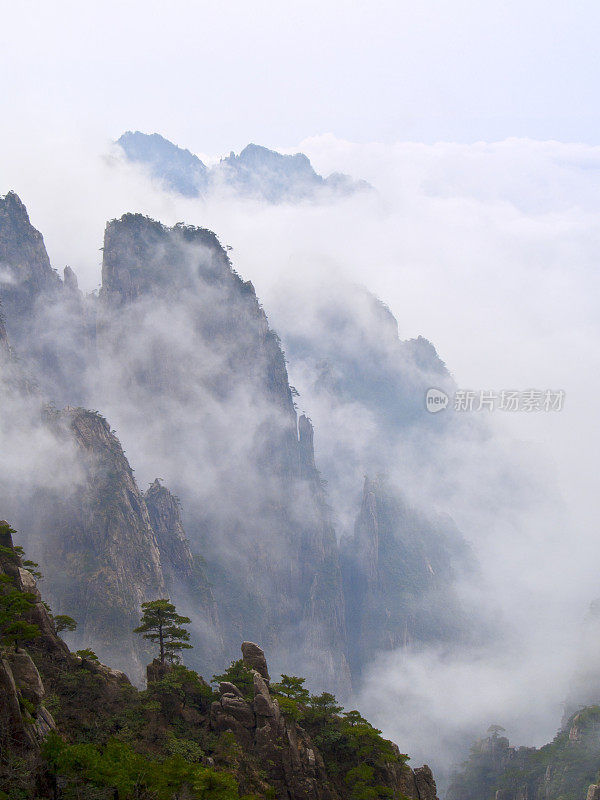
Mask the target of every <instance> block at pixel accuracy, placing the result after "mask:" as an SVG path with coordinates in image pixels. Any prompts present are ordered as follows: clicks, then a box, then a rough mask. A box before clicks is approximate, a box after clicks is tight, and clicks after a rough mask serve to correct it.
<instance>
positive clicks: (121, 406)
mask: <svg viewBox="0 0 600 800" xmlns="http://www.w3.org/2000/svg"><path fill="white" fill-rule="evenodd" d="M101 303H102V311H101V316H100V322H99V333H98V352H99V363H100V370H99V375H100V380H99V387H98V389H97V394H96V397H97V398H98V403H99V404H100V405H101V406H102V408H105V409H107V413H108V414H109V415H110V418H111V420H112V421H113V424H116V425H117V426H118V427H119V429H121V430H127V431H128V436H129V441H130V442H132V443H133V447H134V460H135V462H136V463H138V464H139V463H143V464H146V465H148V464H150V465H156V466H155V474H156V473H157V472H158V470H159V469H160V470H161V472H162V474H163V475H164V476H165V478H166V479H167V480H168V482H169V484H170V485H171V486H172V487H173V488H174V489H175V491H176V492H177V494H178V496H179V497H180V498H181V500H182V509H183V514H184V524H185V528H186V531H187V535H188V538H189V539H190V541H191V542H192V544H193V546H194V547H196V548H197V549H199V550H200V551H201V552H202V554H203V556H204V557H205V559H206V563H207V567H206V569H207V574H208V576H209V579H210V581H211V582H212V584H213V585H214V591H215V596H216V599H217V604H218V607H219V614H220V619H221V621H222V624H223V631H224V637H225V644H226V646H231V645H233V643H234V642H235V641H236V640H238V641H239V638H240V636H241V635H242V634H243V632H246V635H248V636H251V637H252V638H257V639H260V640H262V641H263V642H265V644H268V646H269V648H270V650H271V651H272V652H273V653H274V660H275V661H276V663H277V665H278V667H280V668H281V669H283V670H284V671H285V669H289V668H291V664H292V663H298V659H300V663H301V664H302V663H305V664H306V665H308V664H309V663H312V664H313V668H315V666H317V665H318V666H317V669H318V670H319V671H320V672H321V674H322V675H323V676H324V680H325V682H326V684H327V682H328V681H329V682H330V683H329V684H327V685H332V686H336V687H339V686H340V685H345V686H346V687H347V686H348V685H349V674H348V669H347V665H346V661H345V655H344V650H345V629H344V608H343V595H342V584H341V574H340V569H339V563H338V553H337V544H336V539H335V533H334V530H333V527H332V524H331V520H330V518H329V511H328V508H327V505H326V502H325V497H324V493H323V489H322V486H321V481H320V478H319V476H318V473H317V470H316V467H315V465H314V455H313V451H312V430H311V429H310V424H309V423H308V420H306V419H303V420H301V421H300V429H299V427H298V425H299V423H298V419H297V416H296V411H295V409H294V405H293V401H292V394H291V390H290V387H289V383H288V378H287V370H286V365H285V359H284V356H283V352H282V350H281V347H280V345H279V341H278V338H277V336H276V334H275V333H274V332H273V331H272V330H271V329H270V328H269V325H268V322H267V319H266V316H265V313H264V311H263V310H262V308H261V307H260V305H259V303H258V301H257V298H256V295H255V292H254V289H253V287H252V285H251V284H250V283H248V282H244V281H243V280H242V279H241V278H240V277H239V276H238V275H237V274H236V273H235V272H234V271H233V270H232V268H231V265H230V263H229V259H228V258H227V255H226V253H225V251H224V250H223V248H222V247H221V246H220V245H219V243H218V241H217V239H216V237H215V236H214V234H212V233H211V232H209V231H206V230H203V229H198V228H191V227H185V226H176V227H175V228H171V229H169V228H166V227H164V226H162V225H160V224H159V223H156V222H154V221H152V220H149V219H147V218H144V217H141V216H139V215H125V216H124V217H123V218H122V219H120V220H117V221H113V222H111V223H109V225H108V227H107V230H106V237H105V246H104V263H103V281H102V290H101ZM148 419H158V420H159V421H160V422H159V425H157V426H154V425H151V426H148V424H147V420H148ZM182 467H183V471H182ZM151 468H154V467H151ZM198 478H199V480H198Z"/></svg>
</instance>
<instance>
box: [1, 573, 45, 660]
mask: <svg viewBox="0 0 600 800" xmlns="http://www.w3.org/2000/svg"><path fill="white" fill-rule="evenodd" d="M35 602H36V597H35V595H34V594H32V593H31V592H22V591H21V590H20V589H17V588H16V587H15V586H14V583H13V580H12V578H10V577H9V576H8V575H0V642H2V643H4V644H12V645H14V648H15V650H18V649H19V643H20V642H27V641H31V640H32V639H35V638H36V637H37V636H39V635H40V631H39V628H38V627H37V625H33V624H32V623H30V622H27V620H26V619H25V615H26V614H27V613H28V612H29V611H31V609H32V608H33V607H34V605H35Z"/></svg>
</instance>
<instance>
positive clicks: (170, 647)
mask: <svg viewBox="0 0 600 800" xmlns="http://www.w3.org/2000/svg"><path fill="white" fill-rule="evenodd" d="M190 622H191V620H190V618H189V617H182V616H181V615H180V614H178V613H177V610H176V608H175V606H174V605H173V604H172V603H171V602H169V600H151V601H150V602H149V603H142V619H141V625H140V626H139V627H137V628H136V629H135V631H134V633H141V634H143V636H144V639H149V640H150V641H151V642H158V644H159V648H160V651H159V652H160V663H161V664H164V663H165V660H166V659H168V660H169V661H174V660H176V658H177V656H178V655H179V651H180V650H188V649H191V647H192V645H191V644H187V642H188V641H189V638H190V634H189V633H188V631H186V629H185V628H183V627H182V625H189V623H190Z"/></svg>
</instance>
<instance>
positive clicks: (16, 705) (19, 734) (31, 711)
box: [0, 520, 68, 752]
mask: <svg viewBox="0 0 600 800" xmlns="http://www.w3.org/2000/svg"><path fill="white" fill-rule="evenodd" d="M0 546H1V547H2V548H3V551H2V552H0V575H5V576H7V577H8V578H10V579H11V580H12V584H11V587H13V588H16V589H18V590H20V591H23V592H28V593H31V594H33V595H34V596H35V597H37V598H38V600H39V602H36V603H35V605H34V607H33V609H32V610H31V611H30V612H29V613H28V619H27V621H28V622H30V623H34V624H37V625H38V626H39V627H40V629H41V632H42V635H41V636H40V640H41V641H43V642H45V643H46V644H48V646H50V647H52V648H54V649H55V652H56V657H57V658H58V659H60V658H62V657H64V656H65V655H66V654H67V653H68V649H67V648H66V645H65V644H64V642H61V640H60V639H59V638H58V637H57V635H56V632H55V630H54V624H53V623H52V621H51V619H50V616H49V614H48V612H47V610H46V608H45V606H44V605H43V604H42V602H41V598H40V595H39V592H38V591H37V587H36V586H35V581H34V580H33V577H32V576H31V574H30V573H29V572H27V571H26V570H24V569H23V568H22V567H21V565H20V559H19V557H18V556H17V555H16V554H14V551H13V542H12V537H11V534H10V532H9V526H8V525H7V523H6V522H5V521H4V520H2V521H0ZM11 551H12V552H13V555H10V552H11ZM45 696H46V691H45V689H44V685H43V683H42V679H41V677H40V674H39V672H38V670H37V667H36V666H35V664H34V662H33V660H32V658H31V656H30V654H29V653H28V652H27V651H25V650H23V649H18V650H16V651H14V650H12V651H7V652H6V653H5V654H4V655H3V657H2V658H0V750H2V748H8V747H15V746H16V747H17V749H22V750H23V751H26V752H27V751H29V752H32V751H33V752H37V750H39V747H40V744H41V742H42V741H43V739H44V737H45V736H46V735H47V733H48V732H49V731H50V730H52V729H54V728H55V724H54V720H53V719H52V715H51V714H50V712H49V711H48V709H46V708H45V707H44V705H43V702H44V698H45ZM24 701H26V703H27V704H28V705H25V702H24Z"/></svg>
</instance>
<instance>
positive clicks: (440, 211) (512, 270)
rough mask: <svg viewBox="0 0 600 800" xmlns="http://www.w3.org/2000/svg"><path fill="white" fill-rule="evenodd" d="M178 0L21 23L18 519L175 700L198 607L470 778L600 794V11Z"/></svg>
mask: <svg viewBox="0 0 600 800" xmlns="http://www.w3.org/2000/svg"><path fill="white" fill-rule="evenodd" d="M134 5H135V4H134ZM159 5H160V4H156V7H155V8H154V6H153V4H151V6H153V10H154V11H156V12H158V11H160V12H161V13H160V14H158V13H157V14H155V15H153V14H151V13H147V14H138V15H135V14H133V12H132V9H129V8H126V9H120V8H118V7H117V6H114V5H113V4H110V3H109V6H110V8H109V10H108V11H107V12H106V13H103V14H102V15H100V16H99V17H98V18H92V17H91V16H90V13H91V12H89V11H88V10H86V9H79V10H77V13H73V14H70V19H71V21H70V23H69V26H67V27H68V28H69V29H71V28H72V29H73V30H76V31H77V32H78V34H77V36H74V37H72V41H71V40H70V39H69V38H68V37H67V34H66V33H65V30H64V29H63V28H59V27H57V25H56V22H55V21H53V20H52V19H51V18H50V17H49V12H48V11H44V12H43V13H42V14H41V16H40V17H39V18H38V22H37V23H36V26H35V30H34V31H33V32H32V34H31V39H30V40H28V41H27V42H24V43H23V45H22V47H20V48H17V47H16V46H15V44H14V41H13V40H12V39H11V40H10V41H9V40H8V38H9V37H7V41H6V43H5V48H4V55H3V56H2V58H4V60H5V61H6V63H7V65H8V66H7V69H8V70H9V71H10V72H11V74H12V73H14V74H15V76H16V77H15V81H14V82H10V81H9V82H8V85H7V89H6V97H5V99H4V101H3V102H4V103H6V105H7V113H6V114H5V116H4V118H5V120H6V123H5V124H4V125H3V127H2V130H1V131H0V302H1V314H2V323H1V325H0V451H1V452H2V454H3V456H2V459H1V460H0V519H2V518H6V519H7V520H9V521H10V523H11V524H12V525H13V526H14V527H15V528H16V529H17V532H18V533H17V534H16V535H15V541H16V542H17V544H22V545H24V546H25V548H26V551H27V554H28V555H29V556H31V557H32V558H34V559H35V560H36V561H38V562H39V563H40V565H41V568H42V571H43V573H44V575H45V586H44V585H42V588H43V589H44V596H45V597H46V598H47V599H48V602H49V603H50V605H51V607H52V608H53V609H55V611H56V612H57V613H65V614H69V615H72V616H73V617H77V619H78V623H79V624H78V628H77V630H76V631H72V632H71V633H69V634H68V635H67V640H68V642H69V644H70V645H72V647H73V648H86V647H92V648H93V649H94V650H95V651H96V652H97V654H98V656H99V657H100V659H101V660H102V661H104V662H105V663H107V664H110V665H111V666H113V667H114V668H116V669H119V670H123V671H125V672H127V674H128V675H129V676H130V678H131V679H132V680H133V681H134V683H136V684H137V685H139V686H141V685H143V683H144V680H145V668H146V664H147V663H148V661H149V660H151V654H150V651H149V650H148V649H147V645H146V643H145V642H143V641H142V640H141V639H140V637H139V636H138V635H136V634H134V633H133V628H134V627H135V626H136V625H137V624H138V622H139V610H140V606H141V603H143V602H147V601H149V600H152V599H156V598H157V597H159V596H160V597H162V596H165V597H166V596H168V597H170V598H171V599H172V600H173V601H174V602H175V603H176V605H177V608H178V610H179V611H180V612H181V613H182V614H185V615H186V616H188V617H190V618H191V619H192V622H191V623H190V636H191V639H190V641H191V642H192V643H193V646H194V647H193V650H191V651H189V653H186V654H185V661H186V664H188V665H189V666H190V667H192V668H193V669H196V670H198V671H199V672H200V673H202V674H203V675H204V676H205V677H210V676H211V675H212V674H218V673H220V672H222V671H223V669H224V668H225V666H226V664H227V663H228V662H229V661H230V660H231V658H230V655H231V653H232V652H234V653H237V650H238V649H239V644H240V642H241V641H246V642H247V641H252V642H255V643H256V644H257V645H260V646H261V647H262V648H264V650H265V653H266V656H267V658H268V663H269V668H270V670H271V673H272V678H273V680H275V677H274V676H276V675H277V676H278V675H280V674H287V675H302V676H304V677H305V678H306V687H307V688H308V689H309V690H310V691H311V692H315V693H317V692H321V691H327V692H333V693H335V694H336V696H337V697H338V698H341V699H342V700H343V702H344V703H345V704H346V705H347V707H356V708H358V709H360V711H361V713H365V714H366V715H367V716H368V717H369V720H370V721H371V722H372V723H373V724H374V725H376V726H377V727H378V728H380V729H381V730H382V731H383V734H384V736H386V737H390V738H391V739H393V740H394V741H396V742H398V745H399V747H400V748H401V750H402V752H407V753H409V754H410V755H411V758H413V759H414V762H415V763H422V762H427V763H428V764H429V765H430V766H431V767H432V769H433V772H434V775H435V777H436V779H437V781H438V789H439V792H440V794H441V795H443V794H444V793H445V791H446V789H447V787H448V786H451V789H450V795H449V798H450V800H491V798H492V797H496V798H497V800H527V799H528V798H529V800H532V799H533V798H535V800H542V797H543V798H544V800H558V798H559V797H560V798H563V797H568V799H569V800H577V798H579V800H583V793H584V789H585V791H587V788H586V786H589V785H590V784H592V785H593V786H596V783H597V777H598V776H597V772H598V769H600V753H598V752H597V741H596V738H597V737H596V738H595V736H596V734H595V733H594V731H595V730H596V728H595V727H594V726H596V717H595V716H594V714H593V713H591V712H588V711H582V710H581V709H582V707H584V706H585V707H586V708H587V709H589V708H592V709H593V708H594V707H595V706H597V705H600V680H599V679H598V675H599V674H600V654H599V653H598V648H597V646H596V644H595V642H596V640H597V638H598V609H597V605H598V598H599V597H600V592H599V591H598V588H597V575H598V567H599V566H600V550H599V548H598V542H597V539H598V535H597V528H598V524H597V523H598V514H597V508H596V506H597V503H596V498H597V494H598V485H597V469H596V467H595V462H596V454H597V452H598V449H599V448H600V435H599V432H598V426H597V425H596V424H595V419H596V416H597V410H596V405H597V402H596V398H597V397H598V391H599V389H600V387H599V386H598V375H599V374H600V369H599V368H600V363H599V353H598V341H599V333H600V331H599V330H598V327H599V320H598V309H597V305H598V303H597V297H598V296H599V289H600V287H599V285H598V283H599V278H598V269H597V259H598V252H599V247H600V236H599V233H598V231H599V226H598V218H599V214H600V199H599V196H598V191H597V178H598V173H599V169H600V146H598V145H597V144H596V143H595V142H596V129H597V126H595V123H594V124H592V122H594V119H593V117H594V115H595V114H596V112H595V111H591V110H590V109H592V108H594V104H593V102H592V98H593V91H595V84H594V86H593V87H592V86H591V84H590V78H589V76H590V75H593V74H595V55H594V56H593V58H592V55H591V54H592V51H593V50H594V48H593V47H592V46H591V45H590V43H589V42H588V33H587V32H588V31H593V30H595V25H596V24H597V21H598V20H597V19H596V17H597V13H596V11H595V10H594V9H591V8H588V7H587V6H588V4H585V3H577V4H576V6H577V9H575V10H573V11H570V12H567V11H566V10H565V9H564V8H562V7H560V8H559V6H558V4H550V6H544V7H542V5H541V4H538V3H537V2H529V3H526V4H525V7H521V8H520V9H517V8H516V6H514V5H511V4H509V5H507V6H506V5H505V6H503V8H502V9H501V10H500V9H496V10H489V9H488V10H484V9H483V7H478V6H477V4H474V3H470V2H466V1H465V2H464V3H463V2H460V3H457V4H454V6H455V7H453V8H452V9H451V10H450V8H448V9H445V8H444V9H442V8H439V7H436V8H425V7H423V8H411V9H408V8H404V7H402V8H401V9H400V8H397V9H395V8H392V5H391V4H386V3H384V4H379V6H377V8H375V9H373V11H372V12H369V13H367V10H366V7H365V8H363V9H354V8H352V9H346V8H342V7H341V5H340V4H338V3H336V2H331V3H326V4H325V6H324V7H323V8H322V9H321V10H320V11H319V13H318V14H317V12H316V9H315V8H312V7H311V8H308V9H307V10H306V13H300V11H298V10H296V11H294V13H291V14H290V16H289V18H288V17H287V16H285V17H284V15H283V12H282V9H281V8H277V9H276V8H274V7H271V6H273V4H269V3H266V4H265V3H259V4H258V5H257V6H256V7H255V8H254V7H253V9H249V8H242V7H241V6H239V4H234V5H235V9H233V11H235V13H232V14H230V15H227V19H225V17H224V16H223V14H222V13H221V12H220V11H218V10H217V9H203V10H198V9H191V8H189V7H186V8H184V6H189V5H190V4H185V3H184V4H182V6H181V8H178V13H177V14H175V13H173V14H167V13H166V12H165V13H163V11H164V9H162V10H161V9H159V8H158V6H159ZM434 5H435V4H434ZM580 6H581V7H580ZM583 6H586V8H585V9H584V8H583ZM138 10H139V9H138ZM71 11H73V9H71ZM109 12H110V13H109ZM430 12H431V13H430ZM21 14H22V12H20V11H18V10H15V11H14V15H15V16H14V19H15V20H16V21H18V20H19V19H21V17H20V15H21ZM115 15H117V17H118V18H119V19H121V22H122V24H121V25H119V26H115V25H112V24H109V18H110V17H111V16H112V17H114V18H116V17H115ZM119 15H121V16H119ZM155 17H156V19H155ZM401 17H402V18H401ZM158 18H160V19H162V20H163V22H162V25H163V27H162V28H161V30H159V29H158V28H157V25H158V22H157V21H156V20H157V19H158ZM176 18H177V19H178V20H179V22H178V23H177V24H176V22H175V19H176ZM459 18H460V19H464V20H467V22H466V23H465V26H462V25H459V24H458V20H459ZM182 20H183V21H184V22H182ZM584 20H587V24H583V21H584ZM117 27H118V30H117ZM46 31H52V32H53V35H52V49H53V52H54V53H55V56H53V57H52V58H48V59H46V61H45V62H44V63H41V62H40V54H44V53H47V52H48V37H47V36H46V33H45V32H46ZM200 31H201V32H202V33H201V35H200V33H199V32H200ZM250 34H251V35H250ZM15 41H16V39H15ZM101 41H104V42H105V43H109V44H110V45H111V46H112V48H113V50H112V51H111V52H113V53H114V54H116V55H118V57H117V58H110V59H109V58H108V55H106V53H105V54H104V55H102V57H100V55H98V59H97V62H96V61H95V60H94V59H95V57H94V58H93V57H92V55H91V54H93V53H99V50H98V47H99V42H101ZM559 41H560V46H559V44H557V42H559ZM200 42H201V44H202V46H200ZM103 52H104V51H103ZM149 53H152V58H150V55H149ZM594 53H595V51H594ZM157 54H160V57H159V56H158V55H157ZM192 55H193V57H192ZM559 62H560V63H559ZM45 64H46V65H45ZM77 64H80V65H82V66H81V68H80V69H76V65H77ZM95 64H96V66H94V65H95ZM98 64H100V65H103V69H102V70H98ZM119 64H120V65H121V69H120V70H119V69H118V65H119ZM543 64H545V65H546V67H545V68H544V70H545V71H544V70H543V69H542V67H541V65H543ZM571 66H572V68H573V69H572V72H571ZM17 67H18V69H17ZM44 69H47V71H48V75H47V76H46V77H44ZM542 73H543V74H542ZM19 76H20V77H19ZM36 76H37V77H36ZM67 76H69V79H68V80H67ZM67 85H69V86H71V89H70V91H71V92H72V99H71V100H69V97H68V92H67V91H66V89H65V87H66V86H67ZM17 86H18V87H21V89H20V90H19V91H17V90H16V89H15V88H14V87H17ZM40 87H45V89H42V88H40ZM56 87H59V88H58V89H57V88H56ZM61 87H62V88H61ZM574 87H578V88H577V91H575V89H574ZM59 89H60V91H59ZM69 96H70V95H69ZM517 101H518V102H517ZM584 101H585V102H584ZM15 110H18V111H19V112H20V113H16V111H15ZM41 119H44V121H45V124H44V125H41V124H40V120H41ZM141 131H144V133H142V132H141ZM326 131H333V132H330V133H327V132H326ZM227 154H228V155H227ZM431 390H434V392H435V393H436V396H437V397H438V399H439V398H444V397H446V398H447V406H446V407H444V408H442V410H440V411H439V412H437V413H430V412H431V407H428V406H427V401H426V398H427V396H428V392H429V391H431ZM510 394H516V395H518V396H519V397H521V398H522V397H525V396H530V397H533V398H535V397H537V401H536V403H537V405H535V406H533V407H532V406H530V407H529V410H525V406H523V407H522V408H521V409H520V410H513V411H510V410H504V408H501V407H500V406H501V403H502V402H504V401H503V400H502V401H501V398H504V397H505V396H506V395H510ZM550 395H551V396H553V397H559V396H560V398H561V401H560V404H558V405H556V406H554V407H548V410H545V407H544V397H549V396H550ZM465 397H470V398H471V401H472V402H471V404H470V405H468V406H467V407H465V406H464V405H463V406H461V404H460V398H465ZM485 397H488V398H489V397H491V398H493V400H490V402H489V403H487V402H484V398H485ZM457 398H458V400H457ZM234 694H235V692H234ZM267 694H268V691H267ZM265 697H266V696H265ZM238 699H241V698H238ZM267 699H268V698H267ZM214 702H217V700H215V701H214ZM218 702H220V700H219V701H218ZM284 705H285V703H284V704H283V705H282V707H283V706H284ZM240 713H241V712H240ZM244 713H246V712H245V711H244ZM590 713H591V716H590ZM594 713H595V712H594ZM577 714H580V715H583V716H581V717H579V718H577V717H576V716H574V715H577ZM296 722H297V723H298V725H300V727H301V724H302V722H301V721H300V722H298V720H296ZM491 724H493V725H499V726H502V727H503V728H505V729H506V737H505V736H504V734H503V735H500V733H502V732H501V731H500V730H499V729H496V730H495V731H494V730H492V731H488V727H489V726H490V725H491ZM561 726H562V728H561ZM559 728H560V729H561V733H560V734H559V736H558V738H557V739H556V740H555V741H554V743H553V745H552V748H551V749H550V750H547V749H546V750H540V751H535V753H534V752H533V751H530V750H528V751H527V752H526V751H519V750H518V749H517V750H515V749H514V747H515V746H517V747H518V746H520V745H523V746H526V747H528V748H531V747H541V746H542V745H544V744H545V743H546V742H550V741H551V740H552V738H553V736H554V735H555V733H556V731H557V730H558V729H559ZM486 731H487V732H488V733H489V734H490V735H489V736H486ZM561 737H562V738H561ZM505 738H506V741H505ZM476 741H477V742H478V743H477V745H476V748H475V750H474V751H473V752H472V753H471V756H470V759H471V760H470V761H469V763H468V764H467V766H466V767H465V768H464V770H463V771H462V772H460V774H459V775H458V777H455V778H454V779H452V774H453V772H455V770H456V769H457V766H458V765H460V764H461V763H462V762H463V761H464V760H465V758H467V757H468V756H469V752H470V747H471V745H472V743H473V742H476ZM509 742H510V743H509ZM569 742H571V743H573V742H576V743H577V744H576V745H574V748H575V749H574V750H569V748H570V747H571V744H569ZM563 744H564V747H563ZM577 748H581V753H582V754H583V755H582V756H581V759H579V755H578V754H579V753H580V751H579V750H578V749H577ZM538 752H539V753H541V755H539V754H538V755H536V753H538ZM565 754H566V755H565ZM203 757H204V758H208V757H210V758H212V757H213V756H212V755H210V756H207V755H206V753H205V754H204V756H203ZM542 762H543V764H544V769H546V772H544V775H542V773H541V772H540V770H541V766H540V764H542ZM575 762H577V764H578V765H579V766H581V764H582V763H584V762H585V769H584V768H583V767H581V771H580V772H577V769H579V766H578V767H577V769H575V768H574V767H573V764H574V763H575ZM482 764H483V765H484V766H485V769H486V770H487V772H486V775H487V777H486V778H485V780H483V779H481V780H480V779H479V778H480V774H479V772H478V769H479V767H480V766H481V765H482ZM573 769H574V770H575V772H572V771H570V770H573ZM575 773H576V775H575ZM559 774H560V775H562V778H559V777H558V776H559ZM574 775H575V777H574ZM478 776H479V777H478ZM544 776H545V777H544ZM561 781H562V782H561ZM524 787H525V788H524ZM594 791H595V790H594ZM598 791H600V790H598ZM498 792H500V794H498ZM503 792H504V793H505V794H503ZM310 796H311V797H312V795H310ZM348 796H349V797H350V795H348ZM382 796H383V795H382ZM352 800H356V798H355V797H354V795H353V796H352ZM431 800H432V799H431ZM589 800H598V794H597V793H596V794H592V795H591V796H590V798H589Z"/></svg>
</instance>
